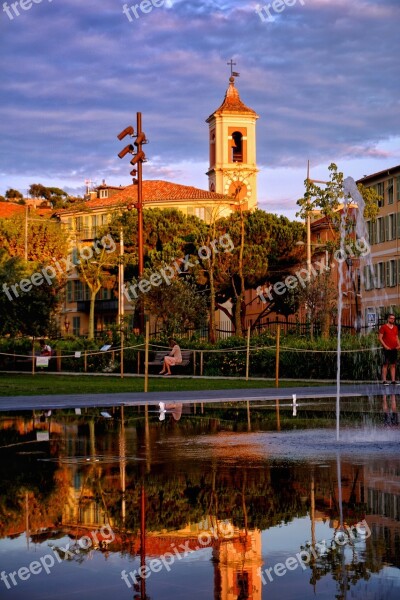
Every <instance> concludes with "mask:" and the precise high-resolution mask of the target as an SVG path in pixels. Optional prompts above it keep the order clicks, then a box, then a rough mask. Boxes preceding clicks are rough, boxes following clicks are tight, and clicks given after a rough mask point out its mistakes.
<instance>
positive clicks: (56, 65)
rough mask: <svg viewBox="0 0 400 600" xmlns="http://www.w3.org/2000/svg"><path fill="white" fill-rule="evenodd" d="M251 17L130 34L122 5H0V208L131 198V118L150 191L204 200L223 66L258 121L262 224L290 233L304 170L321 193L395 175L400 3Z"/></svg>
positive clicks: (143, 19)
mask: <svg viewBox="0 0 400 600" xmlns="http://www.w3.org/2000/svg"><path fill="white" fill-rule="evenodd" d="M262 2H263V0H261V2H246V0H166V2H165V3H164V4H162V2H161V0H155V4H162V6H159V7H155V6H151V3H150V0H148V2H147V1H146V2H145V3H144V8H145V9H146V8H147V9H148V7H149V6H151V10H150V11H149V12H147V13H145V12H141V10H140V7H139V4H138V5H137V6H138V8H137V9H136V12H137V14H138V15H139V18H136V17H135V14H134V11H132V10H131V9H130V7H131V6H135V5H136V2H133V0H131V1H128V2H127V3H124V2H122V1H121V0H101V1H100V0H97V1H95V0H84V1H82V2H79V1H78V0H35V2H31V1H30V0H18V2H17V3H16V4H15V2H14V0H11V2H9V3H8V4H6V3H3V0H0V68H1V77H0V90H1V93H0V193H4V192H5V190H6V189H8V188H9V187H14V188H17V189H19V190H20V191H22V192H26V190H27V188H28V187H29V185H30V184H31V183H34V182H40V183H43V184H44V185H49V186H50V185H52V186H59V187H63V188H67V189H68V190H70V191H73V190H74V191H75V192H79V193H82V191H83V183H84V180H85V179H91V180H92V181H94V182H96V183H101V181H102V179H106V181H107V182H108V183H111V184H115V185H119V184H129V183H130V178H129V166H130V165H129V160H128V159H125V160H119V159H118V157H117V156H116V155H117V153H118V152H119V150H120V149H121V142H119V141H118V140H117V139H116V135H117V133H118V132H119V131H120V130H122V129H123V128H124V127H126V125H128V124H130V123H132V124H135V115H136V111H141V112H142V113H143V129H144V130H145V132H146V134H147V137H148V138H149V140H150V144H149V145H148V146H147V147H146V151H147V155H148V157H149V159H151V160H149V162H148V163H146V165H145V177H146V178H151V179H167V180H169V181H175V182H178V183H183V184H186V185H195V186H197V187H201V188H204V189H207V188H208V183H207V178H206V176H205V172H206V170H207V167H208V162H207V161H208V125H207V124H206V123H205V119H206V118H207V117H208V116H209V114H210V113H212V112H213V111H214V110H215V109H216V108H217V107H218V106H219V105H220V104H221V102H222V100H223V97H224V94H225V91H226V88H227V86H228V77H229V75H230V71H229V67H228V66H227V64H226V63H227V61H228V60H229V59H230V58H231V57H233V59H234V60H235V62H236V63H237V66H236V67H234V68H235V70H237V71H239V72H240V78H239V79H238V80H237V87H238V89H239V92H240V95H241V98H242V100H243V101H244V102H245V103H246V104H247V105H248V106H250V107H251V108H253V109H254V110H256V111H257V113H258V114H259V115H260V119H259V121H258V129H257V135H258V138H257V158H258V164H259V168H260V174H259V204H260V207H261V208H264V209H265V210H268V211H270V212H276V213H279V214H286V215H287V216H289V217H294V214H295V212H296V200H297V198H298V197H300V196H301V195H302V194H303V181H304V178H305V175H306V164H307V159H310V161H311V169H312V170H311V175H312V176H313V177H315V178H318V179H321V178H325V176H326V173H327V167H328V165H329V164H330V163H331V162H336V163H337V164H338V166H339V168H340V170H342V171H343V172H344V173H345V175H346V176H347V175H351V176H353V177H354V178H358V177H361V176H363V175H364V174H369V173H373V172H376V171H380V170H383V169H385V168H389V167H392V166H395V165H398V164H400V131H399V127H400V94H399V87H400V85H399V81H400V78H399V56H400V42H399V40H400V1H399V0H297V1H296V0H287V3H288V4H289V5H291V4H293V6H284V5H283V0H282V5H280V0H277V2H276V4H275V6H277V7H278V9H279V7H280V6H281V8H283V7H284V10H282V11H281V12H280V13H279V14H278V13H276V12H274V10H273V9H270V10H269V13H270V15H271V19H269V18H268V17H267V13H266V12H265V11H264V12H261V15H262V17H263V18H262V19H261V18H260V16H259V14H257V13H256V8H257V7H259V8H260V7H261V6H268V2H265V4H263V3H262ZM11 4H14V8H11ZM124 4H125V13H126V14H125V13H124V12H123V6H124ZM142 4H143V3H142ZM21 5H22V6H24V7H25V8H26V10H24V9H23V8H22V7H21ZM259 12H260V11H259ZM272 18H273V20H272Z"/></svg>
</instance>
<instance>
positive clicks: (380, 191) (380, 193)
mask: <svg viewBox="0 0 400 600" xmlns="http://www.w3.org/2000/svg"><path fill="white" fill-rule="evenodd" d="M375 190H376V192H377V194H378V196H380V197H381V199H380V200H378V206H379V208H382V206H384V205H385V184H384V182H383V181H382V182H381V183H378V184H377V185H376V186H375Z"/></svg>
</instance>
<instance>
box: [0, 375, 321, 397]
mask: <svg viewBox="0 0 400 600" xmlns="http://www.w3.org/2000/svg"><path fill="white" fill-rule="evenodd" d="M318 385H321V383H316V382H312V381H310V382H305V381H302V382H299V381H292V380H290V381H286V380H282V381H280V382H279V387H299V386H302V387H304V386H318ZM273 387H275V381H271V380H262V379H261V380H260V379H257V380H249V381H245V380H244V379H239V378H237V379H212V378H210V379H208V378H171V379H170V378H162V377H151V378H149V386H148V391H149V392H173V391H192V390H193V391H198V390H229V389H254V388H273ZM143 391H144V378H143V377H126V378H123V379H122V378H119V377H90V376H87V375H50V374H41V373H38V374H36V375H31V374H16V375H10V374H4V373H0V396H1V397H2V396H36V395H38V394H42V395H46V396H52V395H56V394H107V393H120V392H133V393H134V392H143Z"/></svg>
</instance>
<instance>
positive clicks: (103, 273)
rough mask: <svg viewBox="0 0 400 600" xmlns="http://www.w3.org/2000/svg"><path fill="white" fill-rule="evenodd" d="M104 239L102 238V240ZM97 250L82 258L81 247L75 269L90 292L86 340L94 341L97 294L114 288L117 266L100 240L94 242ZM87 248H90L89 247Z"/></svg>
mask: <svg viewBox="0 0 400 600" xmlns="http://www.w3.org/2000/svg"><path fill="white" fill-rule="evenodd" d="M102 239H104V238H102ZM94 246H95V247H96V248H97V249H96V252H95V253H92V256H91V257H90V258H87V259H85V258H83V256H84V253H83V252H82V249H83V247H81V249H80V256H81V258H80V259H79V261H78V263H77V265H76V269H77V271H78V274H79V278H80V280H81V281H83V282H84V283H86V285H87V286H88V288H89V291H90V309H89V333H88V339H89V340H93V339H94V316H95V305H96V298H97V294H98V293H99V291H100V290H101V288H103V287H104V288H106V289H112V288H113V287H114V286H115V282H116V275H115V272H114V271H115V267H116V265H117V264H118V257H117V254H116V253H115V252H110V248H109V247H108V245H107V244H104V243H103V244H102V243H101V242H100V240H95V241H94ZM89 248H92V247H91V246H89Z"/></svg>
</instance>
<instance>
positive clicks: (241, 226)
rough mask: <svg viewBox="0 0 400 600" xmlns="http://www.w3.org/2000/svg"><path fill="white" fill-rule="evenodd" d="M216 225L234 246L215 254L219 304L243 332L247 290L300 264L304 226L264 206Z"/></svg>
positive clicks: (215, 277) (236, 329) (239, 333)
mask: <svg viewBox="0 0 400 600" xmlns="http://www.w3.org/2000/svg"><path fill="white" fill-rule="evenodd" d="M217 226H218V233H219V235H220V236H221V235H224V234H225V235H226V234H229V236H230V238H231V240H232V242H233V246H234V248H233V249H232V250H228V249H227V250H228V251H226V252H219V253H218V254H216V261H215V265H214V266H215V270H214V279H215V285H216V289H217V299H218V301H217V304H216V308H219V309H220V310H222V312H224V313H225V314H226V315H227V316H228V317H229V319H230V320H231V322H232V324H233V326H234V330H235V333H236V335H243V333H244V329H245V318H246V311H247V305H246V303H245V298H244V291H245V290H246V289H254V288H255V287H257V286H258V285H260V284H263V283H265V282H266V281H268V278H269V277H271V272H272V276H273V277H274V278H276V277H277V275H278V274H279V276H280V277H282V276H283V275H284V274H287V273H289V272H290V270H291V269H293V267H294V265H296V264H298V261H299V258H298V257H299V250H298V246H296V243H297V242H298V241H299V240H301V238H302V237H303V232H304V228H303V225H302V224H301V223H299V222H295V221H293V222H291V221H289V219H287V218H286V217H278V216H276V215H272V214H269V213H266V212H264V211H262V210H255V211H253V212H249V211H246V212H243V213H242V214H240V213H237V212H236V213H232V214H231V215H229V217H225V218H223V219H219V221H218V223H217ZM217 237H218V234H217ZM204 262H205V261H203V263H204ZM227 300H231V302H232V304H233V309H232V311H230V310H228V309H227V308H226V307H225V306H223V304H224V303H225V302H226V301H227ZM266 312H267V308H265V309H264V311H262V313H261V314H260V315H259V317H258V319H257V321H255V322H254V323H253V328H254V327H255V326H256V325H257V323H258V321H259V319H261V317H262V316H263V314H265V313H266Z"/></svg>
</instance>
